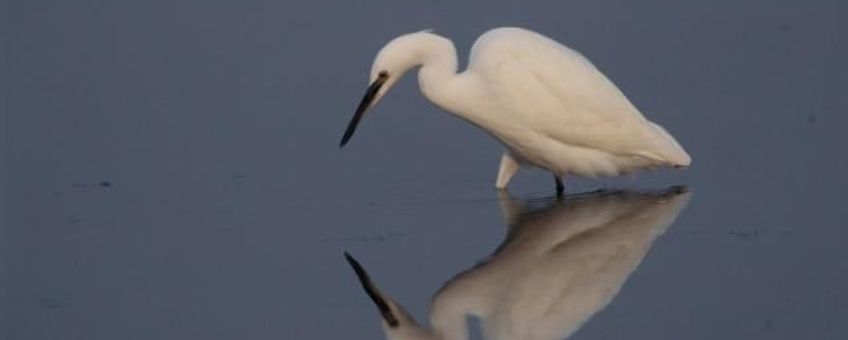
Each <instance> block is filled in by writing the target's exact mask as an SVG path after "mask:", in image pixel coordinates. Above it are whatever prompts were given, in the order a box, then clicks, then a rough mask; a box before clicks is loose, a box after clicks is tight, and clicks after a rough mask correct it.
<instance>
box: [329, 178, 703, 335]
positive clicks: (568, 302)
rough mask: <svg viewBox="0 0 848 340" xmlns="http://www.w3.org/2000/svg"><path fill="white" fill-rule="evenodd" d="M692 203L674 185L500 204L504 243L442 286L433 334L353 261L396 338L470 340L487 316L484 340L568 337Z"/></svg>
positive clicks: (435, 304)
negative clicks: (543, 203)
mask: <svg viewBox="0 0 848 340" xmlns="http://www.w3.org/2000/svg"><path fill="white" fill-rule="evenodd" d="M688 199H689V194H688V193H686V191H685V190H682V189H680V188H677V187H675V188H672V189H668V190H664V191H658V192H651V193H636V192H609V193H593V194H586V195H580V196H575V197H572V198H568V199H565V200H563V201H556V202H552V203H551V204H550V205H549V206H547V207H545V208H544V209H541V210H530V209H527V208H526V207H523V206H522V205H521V204H520V203H518V202H515V201H512V200H510V199H508V198H506V199H504V200H502V208H503V210H504V214H505V216H506V218H507V223H508V224H509V225H510V229H509V232H508V234H507V237H506V240H504V242H503V243H502V244H501V246H500V247H499V248H498V249H497V251H495V253H494V254H492V256H491V257H490V258H488V259H487V260H486V261H485V262H483V263H482V264H480V265H477V266H475V267H473V268H471V269H469V270H467V271H465V272H463V273H461V274H459V275H457V276H455V277H454V278H453V279H451V280H450V281H448V282H447V283H446V284H445V285H444V287H442V289H440V290H439V292H438V293H437V294H436V295H435V297H434V300H433V306H432V312H431V314H430V324H431V326H432V328H426V327H422V326H419V325H418V324H417V323H416V322H415V320H413V319H412V318H411V317H410V316H409V315H408V314H407V313H406V312H405V311H404V310H403V309H402V308H401V307H400V306H399V305H398V304H397V303H396V302H395V301H394V300H392V299H391V298H390V297H389V296H388V295H386V294H383V293H381V292H380V291H379V290H378V289H377V287H376V285H375V284H374V283H373V282H372V281H371V279H370V278H369V277H368V274H367V273H366V272H365V270H364V269H363V268H362V266H361V265H359V263H358V262H356V260H355V259H353V257H351V256H350V255H348V254H345V256H346V257H347V259H348V262H349V263H350V264H351V265H352V266H353V268H354V269H355V271H356V274H357V276H358V278H359V279H360V282H361V283H362V286H363V288H365V291H366V292H367V293H368V295H369V296H370V297H371V299H372V300H373V301H374V302H375V304H376V305H377V307H378V309H379V310H380V313H381V315H382V318H383V326H384V330H385V332H386V335H387V337H388V338H389V339H450V340H458V339H467V337H468V330H467V326H466V320H465V317H466V315H468V314H470V315H474V316H476V317H478V318H479V319H480V323H481V327H482V329H483V335H484V337H485V338H486V339H499V340H500V339H562V338H564V337H567V336H569V335H570V334H572V333H574V332H575V331H576V330H577V329H578V328H580V326H581V325H582V324H583V323H584V322H585V321H586V320H588V319H589V318H590V317H591V316H592V315H593V314H595V313H596V312H597V311H599V310H601V309H602V308H604V306H606V305H607V303H609V302H610V301H611V300H612V298H613V297H614V296H615V295H616V294H617V293H618V290H619V289H620V288H621V286H622V284H623V283H624V281H625V280H626V279H627V277H628V276H629V275H630V274H631V273H632V272H633V270H634V269H635V268H636V266H638V265H639V263H640V262H641V261H642V258H643V257H644V256H645V254H646V253H647V251H648V249H649V248H650V246H651V244H652V242H653V240H654V238H655V237H656V236H657V235H660V234H661V233H663V231H665V229H666V228H667V227H668V226H669V225H670V224H671V223H672V222H673V221H674V219H675V218H676V217H677V215H678V214H679V212H680V211H681V209H682V208H683V206H684V205H685V203H686V202H687V201H688Z"/></svg>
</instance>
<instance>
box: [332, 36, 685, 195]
mask: <svg viewBox="0 0 848 340" xmlns="http://www.w3.org/2000/svg"><path fill="white" fill-rule="evenodd" d="M417 66H420V67H421V68H420V71H419V72H418V84H419V86H420V87H421V91H422V92H423V93H424V95H425V96H426V97H427V99H429V100H430V101H432V102H433V103H435V104H436V106H438V107H440V108H442V109H443V110H445V111H447V112H449V113H452V114H454V115H456V116H457V117H459V118H462V119H463V120H466V121H468V122H469V123H471V124H473V125H475V126H477V127H479V128H481V129H483V130H485V131H486V132H487V133H489V134H490V135H491V136H493V137H494V138H495V139H497V140H498V141H500V142H501V143H502V144H503V145H504V146H505V147H506V150H505V152H504V153H503V156H502V157H501V164H500V170H499V172H498V177H497V180H496V182H495V186H496V187H497V188H499V189H505V188H506V186H507V184H508V183H509V181H510V179H511V178H512V176H513V175H514V174H515V172H516V171H517V170H518V168H519V166H520V165H529V166H534V167H538V168H542V169H545V170H548V171H550V172H551V173H553V175H554V178H555V179H556V183H557V193H561V192H562V188H563V186H562V180H561V178H562V177H563V176H566V175H576V176H585V177H594V176H615V175H619V174H623V173H627V172H630V171H634V170H639V169H645V168H654V167H659V166H672V167H685V166H688V165H689V163H690V162H691V159H690V157H689V155H688V154H687V153H686V151H685V150H683V148H682V147H681V146H680V145H679V144H678V143H677V141H675V139H674V138H673V137H672V136H671V135H670V134H669V133H668V132H666V131H665V129H663V128H662V127H661V126H659V125H657V124H655V123H652V122H650V121H648V120H647V119H645V117H644V116H642V114H641V113H640V112H639V110H638V109H636V107H635V106H634V105H633V104H632V103H631V102H630V101H629V100H628V99H627V97H625V96H624V94H622V93H621V91H620V90H619V89H618V88H617V87H616V86H615V85H614V84H613V83H612V82H611V81H610V80H609V79H607V78H606V77H605V76H604V75H603V74H602V73H601V72H600V71H598V69H596V68H595V67H594V66H593V65H592V63H591V62H589V61H588V60H587V59H586V58H584V57H583V56H582V55H580V53H578V52H576V51H574V50H572V49H570V48H568V47H566V46H563V45H561V44H559V43H558V42H556V41H554V40H552V39H550V38H547V37H545V36H542V35H540V34H538V33H535V32H532V31H528V30H525V29H521V28H497V29H493V30H490V31H488V32H486V33H485V34H483V35H482V36H480V37H479V38H478V39H477V41H476V42H475V43H474V46H473V47H472V48H471V54H470V56H469V62H468V69H467V70H465V71H464V72H462V73H457V56H456V49H455V48H454V45H453V43H452V42H451V41H450V40H448V39H446V38H444V37H441V36H439V35H436V34H433V33H430V32H428V31H422V32H417V33H411V34H406V35H402V36H400V37H398V38H395V39H394V40H392V41H391V42H389V43H388V44H387V45H386V46H385V47H383V48H382V49H381V50H380V52H379V53H378V54H377V58H376V59H375V60H374V64H373V66H372V68H371V75H370V82H371V85H370V86H369V87H368V91H367V92H366V93H365V96H364V97H363V98H362V101H361V102H360V104H359V107H358V108H357V109H356V113H355V114H354V116H353V118H352V119H351V121H350V124H349V125H348V127H347V130H346V131H345V133H344V136H343V137H342V140H341V145H340V146H344V145H345V144H347V142H348V141H349V140H350V138H351V137H352V136H353V133H354V131H355V130H356V127H357V125H358V124H359V121H360V119H361V118H362V116H363V114H364V113H365V112H366V111H367V110H368V109H369V108H370V107H372V106H374V104H375V103H377V101H379V100H380V98H382V97H383V95H385V94H386V92H387V91H388V90H389V88H391V87H392V85H394V84H395V82H397V81H398V79H400V78H401V77H402V76H403V75H404V73H406V72H407V71H409V70H410V69H412V68H414V67H417Z"/></svg>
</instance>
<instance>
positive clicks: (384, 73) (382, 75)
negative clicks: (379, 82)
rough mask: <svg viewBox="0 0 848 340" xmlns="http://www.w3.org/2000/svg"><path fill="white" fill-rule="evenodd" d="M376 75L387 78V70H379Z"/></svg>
mask: <svg viewBox="0 0 848 340" xmlns="http://www.w3.org/2000/svg"><path fill="white" fill-rule="evenodd" d="M377 76H378V77H380V78H388V77H389V72H388V71H380V74H378V75H377Z"/></svg>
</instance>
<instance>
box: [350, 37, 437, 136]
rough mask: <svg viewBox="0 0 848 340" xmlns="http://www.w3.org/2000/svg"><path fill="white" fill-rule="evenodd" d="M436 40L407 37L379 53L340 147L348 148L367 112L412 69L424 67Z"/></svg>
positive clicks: (394, 41) (400, 38) (393, 41)
mask: <svg viewBox="0 0 848 340" xmlns="http://www.w3.org/2000/svg"><path fill="white" fill-rule="evenodd" d="M434 37H438V36H436V35H435V34H432V33H429V31H421V32H416V33H410V34H405V35H402V36H400V37H397V38H395V39H394V40H392V41H390V42H389V43H388V44H386V46H384V47H383V48H382V49H381V50H380V52H379V53H378V54H377V58H375V59H374V64H373V65H372V66H371V75H370V85H369V86H368V90H367V91H365V95H364V96H363V97H362V101H360V102H359V106H358V107H357V108H356V112H355V113H354V115H353V118H352V119H351V120H350V123H349V124H348V126H347V130H345V133H344V136H343V137H342V141H341V144H340V146H344V145H345V144H347V142H348V141H349V140H350V138H351V137H353V133H354V132H355V131H356V127H357V126H358V125H359V121H360V119H362V116H363V115H364V114H365V112H366V111H368V109H369V108H371V107H372V106H374V105H375V104H377V102H378V101H380V99H381V98H382V97H383V95H385V94H386V92H388V91H389V89H390V88H391V87H392V86H393V85H394V84H395V83H396V82H397V81H398V80H399V79H400V78H401V77H402V76H403V75H404V74H405V73H406V72H407V71H409V69H411V68H413V67H416V66H418V65H421V63H422V61H423V60H424V59H425V58H426V56H427V55H426V51H427V49H428V47H429V45H430V44H428V42H430V41H432V39H433V38H434ZM438 38H441V37H438ZM441 39H444V38H441Z"/></svg>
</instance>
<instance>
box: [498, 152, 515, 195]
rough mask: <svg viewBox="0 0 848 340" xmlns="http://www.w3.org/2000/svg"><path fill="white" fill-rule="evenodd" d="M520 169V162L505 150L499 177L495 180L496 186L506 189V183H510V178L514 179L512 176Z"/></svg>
mask: <svg viewBox="0 0 848 340" xmlns="http://www.w3.org/2000/svg"><path fill="white" fill-rule="evenodd" d="M517 171H518V162H516V161H515V159H513V158H512V156H510V155H509V153H508V152H504V153H503V156H501V166H500V169H498V179H497V180H496V181H495V188H498V189H501V190H503V189H506V185H507V184H508V183H509V180H510V179H512V176H513V175H515V173H516V172H517Z"/></svg>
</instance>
